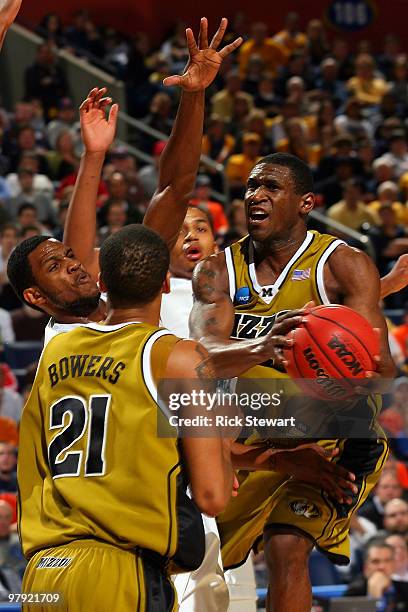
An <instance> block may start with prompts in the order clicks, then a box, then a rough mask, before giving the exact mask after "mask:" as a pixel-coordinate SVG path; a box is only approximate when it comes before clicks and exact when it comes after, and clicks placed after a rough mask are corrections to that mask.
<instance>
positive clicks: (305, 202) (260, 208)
mask: <svg viewBox="0 0 408 612" xmlns="http://www.w3.org/2000/svg"><path fill="white" fill-rule="evenodd" d="M311 208H313V196H312V194H306V195H304V196H300V195H299V194H296V193H295V190H294V184H293V180H292V176H291V171H290V169H289V168H287V167H286V166H278V165H276V166H274V165H271V164H262V163H261V164H257V165H256V166H255V167H254V168H253V169H252V171H251V173H250V175H249V178H248V181H247V189H246V193H245V212H246V218H247V225H248V232H249V234H250V235H251V237H252V238H253V239H254V240H255V241H256V242H261V243H262V242H268V241H270V240H276V239H280V240H285V239H287V238H289V237H290V235H291V231H292V230H293V228H294V226H295V225H297V224H299V223H302V224H304V215H305V214H306V213H307V212H309V210H310V209H311Z"/></svg>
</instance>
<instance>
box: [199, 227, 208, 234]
mask: <svg viewBox="0 0 408 612" xmlns="http://www.w3.org/2000/svg"><path fill="white" fill-rule="evenodd" d="M197 231H198V232H204V233H205V232H207V231H208V230H207V228H206V227H199V228H197Z"/></svg>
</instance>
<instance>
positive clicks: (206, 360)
mask: <svg viewBox="0 0 408 612" xmlns="http://www.w3.org/2000/svg"><path fill="white" fill-rule="evenodd" d="M195 350H196V352H197V353H198V354H199V355H200V357H201V359H202V361H200V363H199V364H198V365H197V366H196V368H195V371H196V372H197V376H198V378H215V372H214V368H213V364H212V360H211V357H209V356H208V353H207V351H205V350H204V349H203V347H202V346H200V344H197V346H196V348H195Z"/></svg>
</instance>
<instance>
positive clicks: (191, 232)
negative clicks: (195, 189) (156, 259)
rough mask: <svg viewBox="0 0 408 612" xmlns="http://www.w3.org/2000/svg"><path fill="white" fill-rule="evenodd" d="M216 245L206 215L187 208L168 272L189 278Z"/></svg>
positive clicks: (213, 250)
mask: <svg viewBox="0 0 408 612" xmlns="http://www.w3.org/2000/svg"><path fill="white" fill-rule="evenodd" d="M215 249H216V245H215V242H214V234H213V232H212V229H211V226H210V223H209V221H208V218H207V215H206V214H205V213H204V212H202V211H201V210H200V209H199V208H197V209H194V208H189V209H188V210H187V214H186V218H185V219H184V223H183V227H182V228H181V231H180V235H179V237H178V240H177V242H176V246H175V247H174V249H173V250H172V252H171V258H170V272H171V273H172V275H173V276H176V277H177V278H191V277H192V274H193V270H194V268H195V267H196V265H197V264H198V262H199V261H201V260H202V259H205V258H206V257H209V256H210V255H213V253H215Z"/></svg>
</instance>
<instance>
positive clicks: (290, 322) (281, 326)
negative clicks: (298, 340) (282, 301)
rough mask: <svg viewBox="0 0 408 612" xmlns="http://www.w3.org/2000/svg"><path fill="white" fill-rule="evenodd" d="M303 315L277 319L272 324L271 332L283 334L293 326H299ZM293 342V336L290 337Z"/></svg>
mask: <svg viewBox="0 0 408 612" xmlns="http://www.w3.org/2000/svg"><path fill="white" fill-rule="evenodd" d="M302 319H303V317H291V318H290V319H285V320H284V321H279V323H275V324H274V325H273V326H272V330H271V334H272V335H274V336H280V335H282V336H285V335H286V334H288V333H289V332H290V331H291V330H292V329H294V328H295V327H299V325H300V324H301V323H302ZM291 340H292V342H293V338H291Z"/></svg>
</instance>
